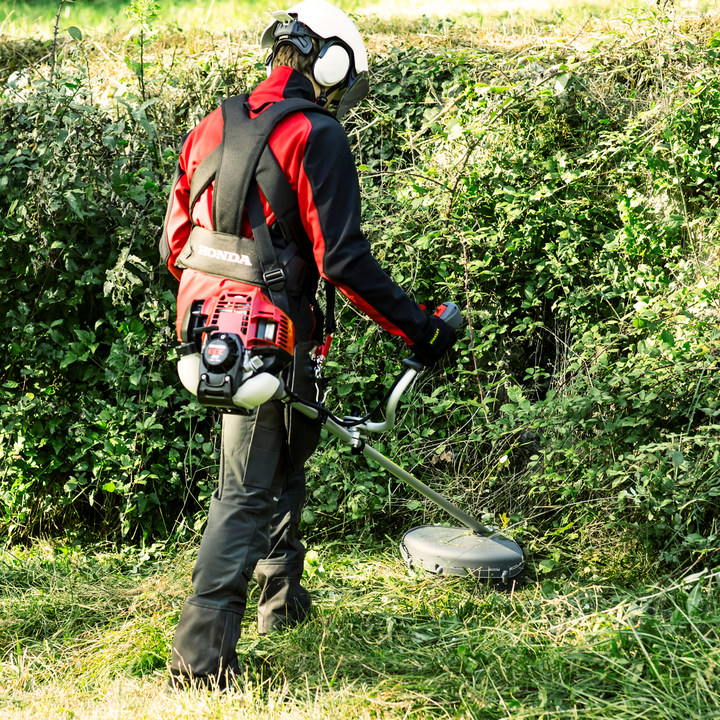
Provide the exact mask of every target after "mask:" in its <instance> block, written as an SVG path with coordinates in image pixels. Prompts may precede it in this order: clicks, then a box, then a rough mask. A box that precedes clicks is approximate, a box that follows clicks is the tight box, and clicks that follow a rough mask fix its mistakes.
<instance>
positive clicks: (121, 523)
mask: <svg viewBox="0 0 720 720" xmlns="http://www.w3.org/2000/svg"><path fill="white" fill-rule="evenodd" d="M653 27H654V26H652V25H647V26H646V27H645V29H646V30H647V31H648V32H650V31H651V30H652V28H653ZM616 40H617V38H616ZM620 40H622V38H620ZM411 45H412V43H408V46H407V47H402V46H401V47H398V48H395V49H393V50H392V51H390V52H388V53H387V54H385V55H379V56H375V57H374V58H373V72H374V93H373V95H372V97H371V98H370V99H369V100H368V101H367V102H366V103H365V104H364V105H363V106H362V107H361V108H360V109H359V111H358V112H357V113H356V114H355V115H354V116H352V117H351V118H350V120H349V122H348V123H347V130H348V135H349V137H350V139H351V143H352V144H353V148H354V151H355V153H356V155H357V158H358V163H359V165H360V168H361V180H362V187H363V193H364V196H365V219H366V230H367V232H368V235H369V237H370V239H371V241H372V242H373V245H374V248H375V252H376V254H377V256H378V257H379V258H380V259H381V261H382V262H383V263H384V265H385V267H387V268H389V269H390V272H391V274H392V276H393V277H394V279H395V280H396V281H397V282H399V283H400V284H401V285H403V286H404V287H405V288H406V289H407V290H408V291H409V292H410V293H412V294H413V295H414V296H415V297H416V298H417V299H418V300H419V301H423V302H425V303H427V304H429V305H433V304H437V303H439V302H442V301H443V300H446V299H454V300H455V301H456V302H459V303H460V304H461V305H462V306H463V308H464V309H465V311H466V314H467V316H468V318H469V320H470V323H469V325H468V326H467V327H466V329H465V330H464V332H463V337H462V338H461V340H460V342H459V343H458V346H457V350H456V351H455V352H454V353H453V354H452V356H451V358H450V359H449V361H448V362H447V363H446V364H445V365H444V366H443V367H442V368H441V369H440V370H439V371H438V372H436V373H433V374H428V375H426V376H424V377H423V378H422V379H421V382H420V383H419V384H418V387H417V388H416V390H415V395H414V396H413V398H412V401H411V402H409V403H408V404H407V405H406V406H405V410H404V411H403V415H402V417H401V420H400V422H399V428H398V431H397V432H396V433H392V434H390V435H389V436H387V437H384V438H382V439H381V442H380V443H379V447H380V449H381V450H383V449H384V450H385V451H386V452H387V453H388V454H390V455H391V456H393V457H395V458H396V459H397V460H398V461H399V462H401V463H403V464H404V465H405V466H407V467H408V468H409V469H414V470H415V471H416V472H417V473H418V474H420V475H422V476H423V477H424V478H425V479H426V480H427V481H430V482H432V483H435V484H437V486H438V487H440V488H441V489H444V490H445V491H446V492H448V493H449V494H450V495H451V496H452V497H453V498H455V499H456V500H457V501H458V502H460V503H462V504H463V505H464V506H465V507H467V508H468V510H470V511H471V512H475V513H476V514H478V515H480V516H483V517H485V519H486V520H492V521H494V522H498V523H500V524H510V525H511V527H513V528H515V530H516V531H517V532H518V534H519V535H520V537H521V538H523V537H524V539H525V542H526V543H528V544H529V545H530V546H531V547H540V543H541V542H546V541H547V540H551V545H550V547H551V548H552V553H553V556H554V558H555V560H556V561H563V559H564V558H572V557H574V558H576V559H577V557H579V556H580V555H582V557H583V560H582V562H583V563H584V566H587V567H588V568H591V566H592V562H589V561H588V558H592V557H595V555H597V553H600V555H603V553H605V554H606V555H607V553H608V552H612V548H613V547H614V543H613V541H608V540H607V538H608V537H616V538H618V540H617V542H620V539H622V538H626V537H628V536H631V537H632V538H634V540H633V542H635V543H641V544H642V545H644V547H645V551H646V552H648V553H649V554H650V555H651V556H652V557H653V558H656V559H657V558H659V559H661V560H662V561H664V562H669V563H675V562H684V561H685V560H687V559H688V558H693V557H697V556H698V554H700V555H703V554H705V553H708V552H710V551H712V550H713V548H714V547H715V545H716V544H717V542H716V533H717V502H716V497H717V493H718V492H720V484H719V483H718V481H717V477H718V465H719V464H720V448H718V443H717V440H716V438H717V429H718V427H717V426H716V420H715V418H716V415H717V413H718V412H720V410H719V409H718V408H720V401H719V400H718V382H717V380H716V378H717V361H716V355H717V352H718V347H719V345H718V333H717V323H716V320H715V318H716V312H717V302H718V287H717V272H716V269H715V264H716V258H717V255H716V254H715V253H716V252H717V230H718V210H717V208H718V198H719V193H720V190H719V189H718V180H717V178H718V164H719V163H720V154H719V151H718V149H717V144H718V136H717V128H718V127H720V84H719V83H718V80H717V77H716V76H717V61H716V57H715V50H714V49H712V48H710V49H705V48H704V47H703V46H702V44H698V45H697V49H696V47H695V46H690V48H689V47H688V44H687V43H686V41H685V39H683V38H682V36H668V37H667V38H663V44H662V54H661V55H660V56H659V57H662V58H663V59H662V62H661V61H660V60H658V55H657V53H652V52H650V51H649V50H645V49H644V47H645V46H644V45H642V44H640V45H639V46H637V45H636V46H633V47H630V48H628V49H627V50H622V48H623V47H625V46H624V45H623V43H622V42H620V44H619V46H618V47H620V50H616V49H615V48H616V45H618V42H615V44H611V43H610V42H608V44H606V45H603V44H602V43H600V44H599V45H598V46H597V47H596V48H595V49H594V50H593V51H590V52H588V53H587V54H586V56H584V57H582V58H579V59H578V58H571V57H568V56H567V55H560V54H558V51H557V49H555V48H552V47H547V48H540V49H537V48H536V49H535V50H533V51H531V52H530V51H529V52H526V53H524V54H523V53H520V54H518V53H502V52H491V51H489V50H478V49H473V48H470V47H456V48H451V47H435V48H432V47H430V48H424V49H422V50H418V49H417V47H411ZM611 50H612V52H611ZM76 52H77V53H81V52H82V44H81V43H78V49H77V51H76ZM224 57H225V56H224V55H223V53H221V52H217V49H215V50H214V51H213V52H212V53H209V54H208V55H207V56H206V59H204V60H202V61H201V62H200V64H199V65H196V66H193V67H190V66H187V65H184V66H181V67H178V68H176V69H174V70H172V71H167V72H166V73H165V74H163V73H161V72H160V71H157V72H156V74H155V75H152V76H148V77H146V78H144V84H143V86H142V89H143V92H144V93H145V94H146V95H145V96H146V97H149V98H151V99H150V100H146V101H145V102H143V101H142V100H141V99H133V98H132V97H130V96H128V97H126V98H125V100H119V101H117V102H115V103H114V104H112V105H101V104H99V102H98V101H97V99H96V98H95V97H94V96H93V87H92V83H91V82H88V78H87V76H86V74H85V73H84V72H83V71H80V70H77V69H75V70H72V69H71V68H72V66H71V65H68V66H67V67H66V68H64V69H63V68H62V67H61V70H60V74H59V75H58V76H57V77H56V78H55V80H54V81H53V82H52V83H50V82H48V81H40V82H35V83H33V84H25V85H24V84H23V82H22V81H18V80H16V81H15V82H14V87H8V88H7V89H6V90H5V91H4V92H3V94H2V96H1V97H0V118H1V119H2V128H3V131H2V134H1V135H0V158H2V161H1V162H2V168H1V169H0V190H2V192H1V193H0V218H1V219H0V223H1V224H0V234H1V235H2V243H0V293H1V294H0V304H1V306H2V313H0V324H1V327H2V333H3V337H4V338H5V340H6V347H7V351H6V352H5V353H3V355H2V358H1V359H0V362H2V370H1V379H2V382H1V383H0V393H1V398H2V399H1V400H0V460H1V461H2V476H0V493H2V495H1V498H2V510H3V515H4V520H3V523H4V525H5V527H6V529H7V530H8V532H9V533H10V534H11V535H12V536H13V537H16V538H22V537H27V536H31V535H34V534H37V533H56V534H57V533H62V534H71V535H72V534H79V535H89V536H94V537H97V536H103V537H121V536H124V537H128V538H135V539H139V538H145V539H146V540H149V539H150V538H155V537H161V536H169V535H174V536H178V537H179V536H182V535H183V533H184V532H185V529H187V528H190V529H191V530H192V529H193V528H197V527H199V526H200V524H201V522H202V518H203V507H204V505H205V504H206V502H207V498H208V496H209V494H210V492H211V491H212V487H213V483H214V478H215V475H216V472H217V443H218V416H217V414H215V413H211V412H207V411H205V410H204V409H202V408H200V407H199V406H198V405H197V403H194V402H192V401H191V400H190V398H189V396H188V394H187V393H186V392H185V391H184V390H182V389H181V388H180V385H179V383H178V381H177V378H176V374H175V367H174V352H173V346H174V339H173V333H172V325H173V320H174V309H173V301H174V296H173V290H174V289H175V281H174V280H173V279H172V278H171V277H170V276H169V275H168V274H167V272H166V271H165V270H164V268H161V267H160V265H159V258H158V256H157V251H156V245H157V236H158V233H159V227H160V224H161V221H162V216H163V212H164V204H165V194H166V192H167V184H168V181H169V178H170V176H171V174H172V168H173V165H174V162H175V154H174V153H175V149H176V147H177V143H178V140H179V137H180V135H181V134H182V132H184V131H186V130H187V129H188V127H190V126H192V124H193V122H194V121H196V120H197V119H198V118H199V117H202V115H203V114H204V113H206V112H207V111H208V110H210V109H211V108H212V107H214V106H215V105H216V104H217V102H218V101H219V99H220V98H221V97H222V96H223V95H224V94H225V93H227V92H236V91H237V90H238V89H239V88H240V87H249V86H252V84H253V83H254V82H255V81H256V80H257V79H258V78H259V77H260V75H259V72H260V65H259V63H258V62H257V61H258V60H259V57H257V56H254V55H247V56H245V57H246V59H247V62H245V63H244V64H241V65H240V67H241V72H240V73H238V72H237V66H234V67H230V66H229V65H227V64H224V63H225V61H224V60H223V58H224ZM227 57H228V58H229V53H228V55H227ZM498 69H499V70H498ZM21 80H22V77H21ZM628 88H631V89H632V92H631V91H630V90H629V89H628ZM657 98H661V100H657ZM401 355H402V348H401V346H400V345H399V344H398V342H397V341H396V340H394V339H392V338H389V337H388V336H387V335H386V334H384V333H383V332H382V331H380V330H379V329H377V328H374V327H372V326H371V325H370V324H369V323H368V321H367V320H366V319H364V318H362V317H360V316H358V315H357V314H356V312H355V311H354V310H353V309H352V308H351V307H350V306H348V305H344V306H343V307H342V308H341V311H340V331H339V337H338V342H337V344H336V345H335V349H334V353H333V356H331V361H330V362H329V364H328V371H329V374H330V376H331V378H332V387H333V392H332V394H331V396H330V402H331V405H332V407H333V409H335V410H341V411H345V410H348V409H349V408H350V407H351V406H353V405H363V406H364V407H369V406H370V405H372V404H373V403H374V402H375V401H376V400H377V399H378V398H379V397H380V395H381V394H382V393H383V391H384V388H385V387H386V386H388V385H389V384H390V382H391V381H392V378H393V376H394V374H396V373H397V372H398V371H399V363H398V358H399V357H400V356H401ZM309 489H310V494H309V500H308V506H307V508H306V511H305V513H304V522H305V524H306V525H307V526H314V527H315V528H316V530H315V532H325V533H328V534H332V533H337V532H339V531H342V532H344V533H347V532H351V531H357V530H358V529H360V528H361V527H362V526H365V525H367V520H368V518H371V519H372V520H371V523H370V524H371V525H375V526H377V527H378V528H383V527H385V528H390V527H391V526H393V525H394V524H404V523H407V522H410V521H411V520H413V519H418V518H419V517H420V516H421V515H422V516H434V511H433V509H432V507H430V506H425V505H423V504H422V503H420V502H419V501H418V499H417V498H414V497H413V495H412V494H411V493H409V492H407V491H406V490H405V489H404V488H402V487H401V486H399V485H398V483H396V482H395V481H394V480H393V479H388V477H387V476H386V475H385V474H384V473H382V472H380V470H379V469H378V468H376V467H373V466H369V465H368V464H367V462H366V461H364V460H362V459H358V458H355V457H353V456H351V455H350V453H349V451H346V450H345V449H344V448H341V447H339V446H337V445H335V444H334V443H328V444H322V445H321V448H320V449H319V451H318V453H317V454H316V456H315V458H314V460H313V461H311V467H310V471H309ZM428 514H429V515H428ZM601 536H602V537H603V538H605V541H604V542H603V543H598V537H601ZM599 545H601V546H602V547H601V548H600V550H597V548H598V546H599ZM596 550H597V552H596ZM598 557H599V556H598ZM598 562H600V561H598ZM588 563H589V564H588Z"/></svg>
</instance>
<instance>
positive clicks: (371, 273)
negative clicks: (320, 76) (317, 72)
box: [298, 117, 428, 345]
mask: <svg viewBox="0 0 720 720" xmlns="http://www.w3.org/2000/svg"><path fill="white" fill-rule="evenodd" d="M312 123H313V127H312V129H311V131H310V134H309V136H308V138H307V141H306V144H305V153H304V158H303V163H302V167H301V170H300V176H299V178H298V202H299V205H300V208H301V213H302V215H303V218H302V219H303V224H304V226H305V230H306V231H307V233H308V236H309V237H310V239H311V240H312V243H313V252H314V256H315V261H316V263H317V266H318V270H319V271H320V274H321V275H322V276H323V277H324V278H326V279H327V280H329V281H330V282H332V283H333V284H334V285H336V286H337V287H338V288H339V289H340V290H341V292H342V293H343V294H344V295H346V296H347V297H348V298H349V300H350V301H351V302H352V303H353V304H354V305H356V306H357V307H358V308H359V309H361V310H362V311H363V312H364V313H365V314H367V315H368V316H369V317H370V318H371V319H372V320H374V321H375V322H376V323H378V324H379V325H381V326H382V327H383V328H385V329H386V330H387V331H388V332H390V333H392V334H393V335H400V336H401V337H402V338H403V339H404V340H405V341H406V342H407V343H408V344H410V345H412V344H414V343H416V342H417V341H418V340H419V339H420V338H421V337H422V336H423V335H424V333H425V331H426V330H427V324H428V316H427V315H426V314H425V312H424V311H423V310H422V309H421V308H420V306H419V305H418V304H417V303H415V302H414V301H413V300H411V299H410V298H409V297H408V296H407V295H406V294H405V292H404V291H403V290H402V288H400V287H399V286H398V285H396V284H395V283H394V282H393V281H392V280H391V279H390V277H389V276H388V275H387V274H386V273H385V271H384V270H383V269H382V268H381V267H380V265H379V263H378V262H377V260H376V259H375V258H374V257H373V256H372V253H371V249H370V243H369V242H368V241H367V239H366V238H365V236H364V235H363V233H362V231H361V229H360V220H361V213H360V187H359V183H358V177H357V171H356V169H355V162H354V159H353V156H352V152H351V151H350V146H349V144H348V141H347V137H346V136H345V132H344V130H343V129H342V127H341V125H340V124H339V123H337V122H336V121H334V120H330V119H328V118H324V117H323V118H320V121H316V119H315V118H314V117H313V118H312Z"/></svg>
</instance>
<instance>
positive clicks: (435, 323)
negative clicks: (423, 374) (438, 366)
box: [412, 315, 457, 367]
mask: <svg viewBox="0 0 720 720" xmlns="http://www.w3.org/2000/svg"><path fill="white" fill-rule="evenodd" d="M456 342H457V335H456V334H455V331H454V330H453V329H452V328H451V327H450V326H449V325H448V324H447V323H446V322H445V321H444V320H441V319H440V318H439V317H435V316H434V315H432V316H430V317H428V327H427V330H426V331H425V333H424V334H423V336H422V338H421V339H420V340H418V341H417V342H416V343H415V344H414V345H413V346H412V349H413V351H414V353H415V356H416V357H417V359H418V360H419V361H420V362H421V363H422V364H423V365H427V366H428V367H432V366H433V365H435V363H437V362H438V360H440V358H441V357H442V356H443V355H444V354H445V353H446V352H447V351H448V350H449V349H450V348H451V347H452V346H453V345H454V344H455V343H456Z"/></svg>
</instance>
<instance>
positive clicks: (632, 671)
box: [0, 542, 720, 720]
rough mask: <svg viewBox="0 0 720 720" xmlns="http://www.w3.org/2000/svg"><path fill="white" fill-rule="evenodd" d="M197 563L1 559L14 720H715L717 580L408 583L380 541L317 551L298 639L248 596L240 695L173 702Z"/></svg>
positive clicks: (49, 551)
mask: <svg viewBox="0 0 720 720" xmlns="http://www.w3.org/2000/svg"><path fill="white" fill-rule="evenodd" d="M193 554H194V548H187V549H185V550H181V551H178V552H175V553H173V554H164V553H158V554H154V555H153V556H150V555H149V554H148V553H145V554H144V555H142V554H140V552H139V551H129V550H126V551H123V552H113V551H109V550H103V549H102V548H100V549H98V548H95V549H93V551H92V552H89V551H88V552H83V551H80V550H77V549H67V548H57V547H56V548H53V547H52V546H50V545H47V544H42V543H41V544H38V545H36V546H35V547H34V548H33V549H32V550H30V551H20V550H15V551H12V552H10V551H5V552H4V553H3V554H2V555H0V657H1V658H2V660H1V662H0V714H1V715H2V717H3V718H7V719H8V720H19V719H20V718H31V717H32V718H35V717H43V718H124V717H133V718H139V719H143V718H185V717H208V718H210V717H211V718H230V717H242V718H325V717H327V718H348V719H349V718H353V719H355V718H398V719H400V718H403V719H405V718H425V717H445V718H473V719H474V718H510V717H512V718H538V719H539V718H545V717H550V716H552V717H560V718H565V717H567V718H572V717H587V718H589V717H593V718H615V719H617V718H628V719H630V718H639V717H648V718H650V717H652V718H679V717H684V718H711V717H717V716H718V715H719V714H720V679H719V677H718V675H717V673H716V672H715V666H716V663H718V662H719V661H720V645H718V629H719V625H720V613H719V612H718V607H719V605H720V589H719V588H718V579H717V576H712V575H711V574H709V573H706V574H703V575H701V576H700V577H695V578H690V581H689V582H685V583H682V582H676V581H673V580H672V579H670V578H666V579H664V580H663V583H662V585H661V586H658V587H656V586H651V585H643V584H638V585H636V586H634V587H633V588H632V589H629V588H627V587H619V586H617V585H613V584H612V583H608V582H604V581H603V580H602V579H600V578H597V579H596V580H594V581H591V582H586V581H580V580H578V579H577V578H574V577H555V578H552V577H550V578H545V579H544V580H542V581H536V580H530V581H529V582H528V584H527V585H526V586H525V587H524V588H522V589H521V590H520V591H518V592H515V593H513V594H512V595H510V594H502V593H496V592H494V591H492V590H490V589H488V588H487V587H486V586H484V585H482V584H480V583H477V582H475V581H474V580H472V579H469V578H438V577H434V576H431V575H426V574H413V573H409V572H408V570H407V569H406V568H405V567H404V565H403V564H402V563H401V561H400V559H399V557H398V553H397V552H396V549H395V547H394V546H390V545H389V544H377V543H372V542H368V543H366V545H365V547H364V548H363V547H359V548H358V547H357V546H355V547H347V546H342V545H339V544H334V545H332V544H330V545H322V546H317V547H316V548H314V549H313V550H312V551H311V552H310V553H309V558H308V562H307V564H306V584H307V585H308V587H309V588H310V591H311V593H312V595H313V598H314V601H315V613H314V615H313V616H312V618H311V619H310V620H309V621H308V622H307V623H306V624H304V625H303V626H301V627H299V628H296V629H294V630H292V631H290V632H286V633H283V634H275V635H272V636H269V637H260V636H258V635H257V631H256V626H255V623H254V621H253V616H254V605H253V600H256V599H257V593H256V592H255V596H254V597H253V596H252V595H251V602H250V605H249V609H248V615H247V617H248V621H247V623H246V627H245V632H244V635H243V637H242V639H241V641H240V645H239V651H240V653H241V656H242V659H243V667H244V669H245V683H246V685H245V691H244V692H243V693H242V694H237V695H235V696H232V697H222V696H219V695H217V694H213V693H209V694H208V693H188V694H187V695H167V694H166V693H165V692H164V681H165V677H166V663H167V659H168V655H169V648H170V643H171V641H172V634H173V629H174V626H175V623H176V622H177V618H178V615H179V612H180V609H181V606H182V602H183V600H184V598H185V596H186V595H187V594H188V593H189V591H190V587H189V583H188V578H189V576H190V568H191V563H192V557H193ZM628 562H632V561H631V559H630V558H628ZM255 590H256V589H255Z"/></svg>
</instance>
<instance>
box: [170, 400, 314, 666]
mask: <svg viewBox="0 0 720 720" xmlns="http://www.w3.org/2000/svg"><path fill="white" fill-rule="evenodd" d="M304 501H305V473H304V471H301V472H293V470H292V468H291V464H290V462H289V459H288V448H287V440H286V431H285V422H284V417H283V405H282V403H280V402H278V401H271V402H268V403H265V404H264V405H261V406H260V407H259V408H257V410H256V411H255V412H254V413H253V414H252V415H250V416H242V415H224V416H223V427H222V450H221V460H220V483H219V486H218V488H217V490H216V491H215V493H214V494H213V496H212V499H211V504H210V513H209V516H208V523H207V527H206V529H205V532H204V534H203V538H202V542H201V544H200V550H199V552H198V557H197V562H196V564H195V569H194V570H193V576H192V581H193V589H194V594H193V595H192V597H190V598H188V600H187V601H186V603H185V606H184V607H183V611H182V615H181V617H180V621H179V623H178V626H177V630H176V632H175V639H174V642H173V648H172V668H171V671H172V674H173V675H175V676H181V677H182V676H192V677H195V678H205V677H215V678H217V679H218V680H222V678H223V677H224V676H225V674H226V673H227V672H229V673H235V674H237V673H238V671H239V669H238V659H237V654H236V651H235V647H236V645H237V641H238V639H239V637H240V625H241V622H242V619H243V614H244V612H245V604H246V601H247V590H248V583H249V582H250V579H251V578H252V576H253V571H254V572H255V577H256V580H257V582H258V584H259V586H260V600H259V603H258V629H259V631H260V632H261V633H263V632H268V631H270V630H271V629H273V628H278V627H282V626H284V625H290V624H294V623H296V622H299V621H300V620H302V619H303V618H304V617H306V616H307V614H308V613H309V611H310V596H309V595H308V593H307V591H306V590H305V588H303V587H302V586H301V585H300V579H301V577H302V572H303V561H304V559H305V548H304V546H303V545H302V543H301V542H300V541H299V540H298V539H297V528H298V523H299V522H300V513H301V511H302V506H303V503H304Z"/></svg>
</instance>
